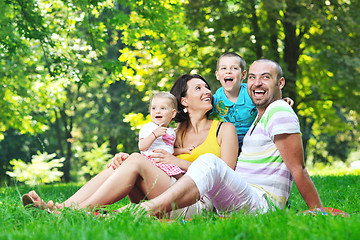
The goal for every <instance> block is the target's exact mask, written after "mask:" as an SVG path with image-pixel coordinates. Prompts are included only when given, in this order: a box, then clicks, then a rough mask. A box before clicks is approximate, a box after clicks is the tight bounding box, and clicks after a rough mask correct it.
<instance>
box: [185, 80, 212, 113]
mask: <svg viewBox="0 0 360 240" xmlns="http://www.w3.org/2000/svg"><path fill="white" fill-rule="evenodd" d="M187 88H188V89H187V92H186V96H185V97H183V98H182V100H181V104H182V105H183V106H184V107H186V108H187V109H188V111H191V110H200V109H204V110H206V111H205V112H207V111H209V110H211V109H212V94H211V91H210V89H209V86H208V85H207V84H206V83H205V82H204V81H203V80H201V79H199V78H193V79H191V80H189V81H188V82H187Z"/></svg>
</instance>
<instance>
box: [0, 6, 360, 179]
mask: <svg viewBox="0 0 360 240" xmlns="http://www.w3.org/2000/svg"><path fill="white" fill-rule="evenodd" d="M0 8H1V9H2V13H3V14H0V15H1V16H0V23H1V24H0V25H1V28H0V56H1V57H0V66H1V67H0V109H1V112H0V140H2V139H3V138H4V137H5V139H4V140H3V141H6V143H4V146H6V145H11V142H12V139H6V136H9V134H7V131H13V130H15V131H17V132H18V134H19V135H22V134H30V135H31V137H34V138H36V137H38V136H41V139H43V140H42V144H43V146H41V148H42V149H41V151H43V148H45V149H46V151H47V152H56V153H57V154H58V156H60V157H65V158H66V160H65V161H64V168H63V169H62V170H63V171H64V173H65V174H64V177H63V179H64V180H66V181H69V180H70V178H69V171H70V170H72V171H75V170H76V169H75V168H76V167H77V166H75V167H74V166H72V165H71V164H72V163H73V162H74V159H75V158H74V157H76V149H77V147H79V148H80V149H85V150H87V149H88V146H91V145H92V144H93V143H94V142H96V143H97V144H98V145H101V144H102V143H104V142H109V149H110V150H109V151H110V153H111V154H115V153H116V152H117V151H127V152H133V151H137V136H136V128H135V129H134V127H135V126H136V125H137V124H134V122H132V121H128V120H129V117H127V116H141V114H142V115H143V116H145V115H146V114H147V104H144V102H147V101H148V96H149V95H150V94H151V93H152V92H153V91H158V90H165V91H168V90H169V89H170V87H171V85H172V83H173V82H174V80H175V79H176V78H177V77H178V76H179V75H181V74H183V73H188V72H192V73H199V74H201V75H203V76H204V77H205V78H206V79H207V80H208V81H209V82H210V85H211V86H212V89H213V91H215V90H216V88H218V87H219V86H220V83H219V81H217V80H216V79H215V76H214V72H215V70H216V69H215V66H216V60H217V58H218V57H219V56H220V55H221V54H222V53H223V52H225V51H235V52H237V53H240V54H241V55H242V56H243V57H244V58H245V60H246V61H247V62H248V63H251V62H252V61H253V60H255V59H257V58H260V57H266V58H271V59H274V60H276V61H279V62H280V64H281V65H282V66H283V70H284V74H285V78H286V80H287V83H286V87H285V89H284V93H283V95H284V96H290V97H292V98H293V99H294V100H295V105H296V106H295V110H296V111H297V112H298V114H299V116H300V121H301V128H302V132H303V142H304V144H305V147H306V148H305V151H306V153H307V157H308V158H309V159H311V160H312V161H313V162H324V164H326V163H328V162H331V161H338V160H340V161H345V160H346V158H347V156H348V154H349V153H350V152H351V151H352V149H354V148H356V147H357V145H358V141H357V139H359V137H360V133H359V126H360V125H359V124H358V119H360V118H359V111H360V109H359V104H358V102H359V100H360V94H359V91H358V89H359V88H360V86H359V84H360V82H359V81H358V80H357V76H358V75H359V74H358V73H359V72H360V69H359V66H360V58H359V56H358V54H357V53H358V52H360V51H359V50H360V49H359V46H360V44H359V40H358V39H359V32H360V24H359V22H360V19H359V14H358V12H359V9H360V2H359V1H353V0H349V1H342V0H337V1H309V0H300V1H295V0H285V1H275V0H269V1H245V0H228V1H212V0H196V1H195V0H189V1H181V0H164V1H138V0H130V1H125V0H118V1H109V0H67V1H63V0H26V1H25V0H16V1H15V0H6V1H1V2H0ZM248 65H249V64H248ZM124 120H125V121H124ZM38 134H41V135H38ZM28 142H31V141H28ZM339 146H341V147H339ZM22 148H23V149H24V151H23V152H28V155H31V154H32V153H33V152H36V151H37V150H39V148H38V147H36V146H34V145H31V143H27V144H26V145H24V146H23V147H22ZM9 149H10V148H9ZM27 149H28V151H25V150H27ZM2 151H4V150H3V148H2ZM4 155H5V154H2V155H1V159H0V169H1V172H2V173H3V172H5V171H6V170H8V166H9V160H11V159H12V158H17V157H9V156H10V155H8V154H6V155H7V157H4ZM27 157H28V159H25V158H21V159H23V160H24V161H25V162H27V160H30V156H27ZM4 175H5V174H3V176H2V177H1V178H3V177H4Z"/></svg>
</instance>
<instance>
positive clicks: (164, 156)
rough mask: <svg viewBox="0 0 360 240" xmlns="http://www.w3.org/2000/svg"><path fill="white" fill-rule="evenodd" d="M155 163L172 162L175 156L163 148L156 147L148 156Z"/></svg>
mask: <svg viewBox="0 0 360 240" xmlns="http://www.w3.org/2000/svg"><path fill="white" fill-rule="evenodd" d="M150 157H151V158H152V159H153V160H154V162H156V163H172V161H171V160H172V159H173V158H176V157H175V156H174V155H172V154H170V153H169V152H168V151H165V150H164V149H161V148H160V149H156V150H154V151H153V154H151V156H150Z"/></svg>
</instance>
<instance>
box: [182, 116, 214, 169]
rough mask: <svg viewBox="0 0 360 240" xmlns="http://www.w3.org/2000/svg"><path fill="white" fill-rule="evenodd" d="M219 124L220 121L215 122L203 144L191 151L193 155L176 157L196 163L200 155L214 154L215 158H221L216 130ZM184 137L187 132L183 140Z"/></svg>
mask: <svg viewBox="0 0 360 240" xmlns="http://www.w3.org/2000/svg"><path fill="white" fill-rule="evenodd" d="M218 123H219V121H216V120H213V122H212V124H211V127H210V131H209V133H208V136H207V138H206V139H205V141H204V142H203V143H202V144H200V145H199V146H197V147H196V148H194V149H193V150H192V151H191V154H187V153H186V154H180V155H177V156H176V157H178V158H181V159H184V160H186V161H189V162H193V161H195V160H196V159H197V158H198V157H199V156H200V155H203V154H205V153H212V154H214V155H215V156H217V157H220V146H219V144H218V141H217V137H216V130H217V126H218ZM184 136H185V132H184V135H183V136H182V139H183V138H184ZM182 139H181V140H182Z"/></svg>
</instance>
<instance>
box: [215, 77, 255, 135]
mask: <svg viewBox="0 0 360 240" xmlns="http://www.w3.org/2000/svg"><path fill="white" fill-rule="evenodd" d="M213 99H214V105H213V112H216V113H217V114H218V115H219V117H221V118H222V119H223V121H224V122H231V123H233V124H234V125H235V128H236V132H237V134H238V135H245V134H246V132H247V131H248V130H249V128H250V126H251V124H252V123H253V121H254V120H255V117H256V115H257V111H256V107H255V105H254V103H253V102H252V101H251V98H250V96H249V93H248V91H247V84H246V83H242V84H241V88H240V92H239V97H238V99H237V101H236V103H233V102H231V101H230V100H229V99H228V98H227V97H226V95H225V93H224V88H223V87H221V88H219V89H218V90H217V91H216V93H215V94H214V96H213Z"/></svg>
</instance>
